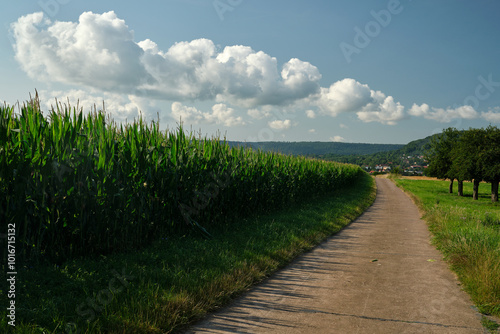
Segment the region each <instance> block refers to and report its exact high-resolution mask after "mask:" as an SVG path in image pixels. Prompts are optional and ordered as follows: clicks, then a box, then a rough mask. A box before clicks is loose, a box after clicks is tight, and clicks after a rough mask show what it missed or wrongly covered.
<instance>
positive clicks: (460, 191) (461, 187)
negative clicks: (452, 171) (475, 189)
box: [458, 180, 464, 196]
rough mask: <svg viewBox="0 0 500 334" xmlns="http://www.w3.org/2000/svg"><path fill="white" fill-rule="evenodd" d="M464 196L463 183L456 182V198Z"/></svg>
mask: <svg viewBox="0 0 500 334" xmlns="http://www.w3.org/2000/svg"><path fill="white" fill-rule="evenodd" d="M463 195H464V181H460V180H459V181H458V196H463Z"/></svg>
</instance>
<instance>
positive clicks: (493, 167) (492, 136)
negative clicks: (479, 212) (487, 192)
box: [479, 125, 500, 202]
mask: <svg viewBox="0 0 500 334" xmlns="http://www.w3.org/2000/svg"><path fill="white" fill-rule="evenodd" d="M485 132H486V133H485V135H486V140H485V142H484V143H483V146H484V147H483V149H482V150H481V155H480V157H479V164H480V166H481V169H482V173H483V176H484V180H485V181H487V182H490V183H491V201H492V202H498V183H499V182H500V129H498V128H497V127H493V126H491V125H490V126H489V127H488V128H486V130H485Z"/></svg>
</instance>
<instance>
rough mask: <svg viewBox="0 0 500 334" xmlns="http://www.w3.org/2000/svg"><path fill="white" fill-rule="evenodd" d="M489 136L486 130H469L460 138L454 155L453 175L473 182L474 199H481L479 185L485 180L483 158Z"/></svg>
mask: <svg viewBox="0 0 500 334" xmlns="http://www.w3.org/2000/svg"><path fill="white" fill-rule="evenodd" d="M486 143H487V135H486V130H485V129H469V130H468V131H465V132H463V134H462V135H461V136H460V138H459V140H458V143H457V145H456V146H455V147H454V149H453V151H452V154H453V160H452V162H453V163H452V167H451V173H453V174H454V175H455V176H456V177H457V178H458V179H461V180H467V181H473V182H474V187H473V193H472V198H473V199H474V200H477V199H478V198H479V184H480V182H481V181H482V180H483V179H484V173H483V168H482V164H481V160H482V159H481V157H482V156H483V154H484V151H485V144H486Z"/></svg>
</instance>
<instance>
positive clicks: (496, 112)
mask: <svg viewBox="0 0 500 334" xmlns="http://www.w3.org/2000/svg"><path fill="white" fill-rule="evenodd" d="M481 118H483V119H485V120H487V121H488V122H491V123H500V107H495V108H492V109H490V110H488V112H482V113H481Z"/></svg>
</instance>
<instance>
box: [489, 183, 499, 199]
mask: <svg viewBox="0 0 500 334" xmlns="http://www.w3.org/2000/svg"><path fill="white" fill-rule="evenodd" d="M491 201H492V202H498V180H495V181H493V182H491Z"/></svg>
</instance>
